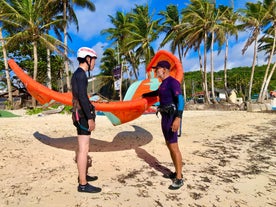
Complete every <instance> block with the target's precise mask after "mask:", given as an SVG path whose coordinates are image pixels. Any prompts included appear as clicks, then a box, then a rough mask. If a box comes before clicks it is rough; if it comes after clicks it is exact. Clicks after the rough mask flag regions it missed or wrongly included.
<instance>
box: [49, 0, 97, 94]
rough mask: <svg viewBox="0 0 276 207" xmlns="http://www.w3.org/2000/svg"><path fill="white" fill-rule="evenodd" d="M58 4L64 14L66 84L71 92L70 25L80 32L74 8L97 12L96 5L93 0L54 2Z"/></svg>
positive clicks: (61, 0)
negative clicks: (68, 30)
mask: <svg viewBox="0 0 276 207" xmlns="http://www.w3.org/2000/svg"><path fill="white" fill-rule="evenodd" d="M54 1H55V2H57V3H62V12H63V20H64V25H63V35H64V45H65V46H66V47H65V50H64V55H65V57H66V59H65V62H64V67H65V73H66V83H67V87H68V89H69V90H71V84H70V76H69V62H68V32H67V27H68V25H69V23H74V24H75V25H76V27H77V31H78V30H79V25H78V19H77V16H76V14H75V11H74V6H79V7H81V8H87V9H88V10H89V11H95V5H94V4H93V3H92V2H91V0H54Z"/></svg>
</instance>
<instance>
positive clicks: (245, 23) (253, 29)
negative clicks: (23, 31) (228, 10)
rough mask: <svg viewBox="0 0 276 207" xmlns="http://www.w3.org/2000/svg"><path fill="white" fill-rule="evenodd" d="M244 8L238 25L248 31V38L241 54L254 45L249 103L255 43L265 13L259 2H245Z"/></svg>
mask: <svg viewBox="0 0 276 207" xmlns="http://www.w3.org/2000/svg"><path fill="white" fill-rule="evenodd" d="M245 7H246V8H245V9H242V10H240V13H241V14H242V17H241V20H242V24H240V25H239V27H241V28H242V29H248V30H250V36H249V38H248V39H247V41H246V43H245V46H244V48H243V49H242V54H244V53H245V52H246V50H247V49H248V47H249V46H250V45H251V44H252V43H254V54H253V60H252V69H251V76H250V82H249V90H248V101H249V102H251V93H252V85H253V78H254V72H255V65H256V61H257V43H258V37H259V35H260V32H261V28H262V26H263V22H264V20H265V18H266V11H265V9H264V7H263V5H262V3H261V2H260V1H259V2H257V3H251V2H247V3H246V5H245Z"/></svg>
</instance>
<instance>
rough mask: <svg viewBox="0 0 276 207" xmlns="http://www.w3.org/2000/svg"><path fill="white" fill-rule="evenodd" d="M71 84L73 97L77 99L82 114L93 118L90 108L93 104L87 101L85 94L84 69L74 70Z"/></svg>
mask: <svg viewBox="0 0 276 207" xmlns="http://www.w3.org/2000/svg"><path fill="white" fill-rule="evenodd" d="M71 84H72V93H73V97H74V98H76V99H77V100H78V101H79V104H80V107H81V109H82V112H83V113H84V116H85V117H86V118H87V119H93V116H92V114H91V109H93V105H92V104H91V102H90V101H89V98H88V95H87V85H88V80H87V77H86V74H85V71H84V70H83V69H82V68H78V69H77V70H76V71H75V72H74V74H73V76H72V80H71Z"/></svg>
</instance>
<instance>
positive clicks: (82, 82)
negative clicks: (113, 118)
mask: <svg viewBox="0 0 276 207" xmlns="http://www.w3.org/2000/svg"><path fill="white" fill-rule="evenodd" d="M77 58H78V61H79V67H78V69H77V70H76V71H75V72H74V74H73V76H72V79H71V84H72V94H73V100H72V101H73V113H72V119H73V123H74V125H75V126H76V127H77V134H78V151H77V156H76V161H77V166H78V174H79V177H78V181H79V185H78V191H79V192H86V193H98V192H100V191H101V188H98V187H95V186H92V185H90V184H89V183H88V182H87V181H94V180H97V179H98V177H97V176H89V175H87V170H88V162H87V161H88V152H89V142H90V135H91V131H92V130H94V129H95V118H96V116H95V109H94V106H93V105H92V104H91V102H90V101H89V98H88V95H87V85H88V80H87V76H86V72H87V71H90V70H93V68H94V66H95V61H96V59H97V54H96V52H95V51H94V50H93V49H91V48H88V47H81V48H80V49H79V50H78V54H77Z"/></svg>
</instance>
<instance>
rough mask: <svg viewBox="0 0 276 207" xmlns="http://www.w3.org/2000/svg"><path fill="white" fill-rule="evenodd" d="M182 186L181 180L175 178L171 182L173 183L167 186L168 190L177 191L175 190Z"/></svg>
mask: <svg viewBox="0 0 276 207" xmlns="http://www.w3.org/2000/svg"><path fill="white" fill-rule="evenodd" d="M183 185H184V181H183V179H177V178H175V179H174V180H173V183H172V184H171V185H170V186H169V189H170V190H177V189H179V188H181V187H182V186H183Z"/></svg>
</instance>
